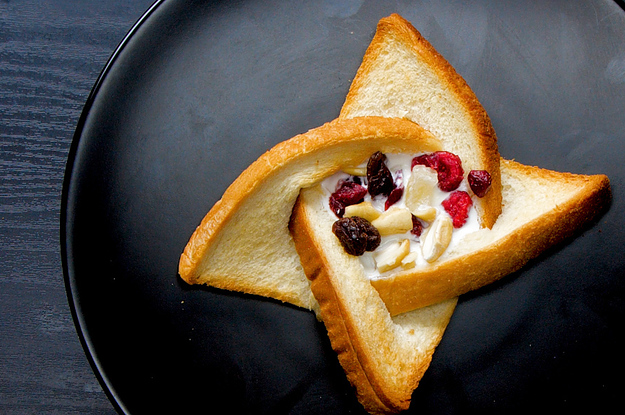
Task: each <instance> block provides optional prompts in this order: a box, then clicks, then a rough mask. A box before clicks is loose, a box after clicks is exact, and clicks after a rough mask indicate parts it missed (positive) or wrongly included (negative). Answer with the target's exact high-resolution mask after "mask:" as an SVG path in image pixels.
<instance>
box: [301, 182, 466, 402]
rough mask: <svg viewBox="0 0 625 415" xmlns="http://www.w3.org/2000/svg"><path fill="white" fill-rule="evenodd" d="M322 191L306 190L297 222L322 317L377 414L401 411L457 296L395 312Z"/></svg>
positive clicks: (359, 390)
mask: <svg viewBox="0 0 625 415" xmlns="http://www.w3.org/2000/svg"><path fill="white" fill-rule="evenodd" d="M319 192H320V188H319V187H318V186H315V187H312V188H309V189H304V190H302V192H301V194H300V197H299V198H298V202H297V203H296V205H295V207H294V209H293V215H292V216H291V223H290V228H291V232H292V235H293V238H294V240H295V246H296V247H297V250H298V253H299V255H300V258H301V261H302V265H303V267H304V270H305V272H306V275H307V276H308V277H309V278H310V280H311V290H312V292H313V294H314V295H315V298H316V299H317V301H318V302H319V305H320V312H319V315H320V317H321V320H323V322H324V324H325V326H326V329H327V330H328V336H329V338H330V341H331V343H332V348H333V349H334V350H335V351H336V352H337V354H338V358H339V361H340V363H341V366H342V367H343V369H344V370H345V373H346V375H347V378H348V380H349V381H350V383H351V384H352V385H353V386H354V388H355V389H356V394H357V396H358V400H359V402H360V403H361V404H362V405H363V406H364V407H365V409H366V410H367V411H368V412H369V413H372V414H378V413H379V414H385V413H397V412H399V411H402V410H405V409H407V408H408V407H409V405H410V399H411V396H412V392H413V391H414V389H415V388H416V387H417V385H418V384H419V381H420V379H421V378H422V377H423V374H424V373H425V371H426V370H427V368H428V366H429V364H430V362H431V360H432V355H433V353H434V349H435V348H436V346H437V345H438V343H439V342H440V339H441V338H442V335H443V332H444V330H445V328H446V327H447V324H448V322H449V319H450V318H451V315H452V313H453V310H454V308H455V306H456V302H457V299H455V298H453V299H451V300H447V301H443V302H440V303H438V304H435V305H432V306H429V307H424V308H421V309H419V310H414V311H412V312H409V313H404V314H402V315H399V316H396V317H391V315H390V313H389V312H388V310H387V309H386V306H385V304H384V302H383V301H382V299H381V298H380V296H379V295H378V293H377V291H376V290H375V289H374V288H373V287H372V286H371V283H370V282H369V280H368V279H367V278H366V277H365V276H364V274H363V272H362V267H361V265H360V262H359V260H358V258H357V257H355V256H352V255H348V254H347V253H345V251H344V249H343V248H342V246H341V245H340V244H339V242H338V240H337V239H336V237H335V236H334V234H333V233H332V231H331V226H332V223H333V222H334V218H332V217H331V216H330V215H328V214H327V211H326V210H325V208H323V207H322V206H321V204H318V203H315V202H316V201H317V200H318V193H319ZM313 205H315V206H318V207H317V209H311V208H310V206H313Z"/></svg>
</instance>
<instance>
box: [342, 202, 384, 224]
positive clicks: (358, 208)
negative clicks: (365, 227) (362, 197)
mask: <svg viewBox="0 0 625 415" xmlns="http://www.w3.org/2000/svg"><path fill="white" fill-rule="evenodd" d="M381 214H382V212H380V211H379V210H377V209H376V208H374V207H373V205H372V204H371V202H361V203H358V204H357V205H350V206H345V214H344V215H343V216H344V217H348V218H349V217H352V216H360V217H361V218H363V219H367V220H368V221H369V222H371V221H373V220H375V219H377V218H378V217H380V215H381Z"/></svg>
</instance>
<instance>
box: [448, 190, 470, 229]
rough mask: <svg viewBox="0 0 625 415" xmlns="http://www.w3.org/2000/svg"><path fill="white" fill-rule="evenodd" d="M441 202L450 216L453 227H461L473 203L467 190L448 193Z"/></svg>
mask: <svg viewBox="0 0 625 415" xmlns="http://www.w3.org/2000/svg"><path fill="white" fill-rule="evenodd" d="M441 204H442V205H443V207H444V208H445V211H446V212H447V213H449V216H451V219H452V221H453V224H454V228H461V227H462V225H464V224H465V222H466V221H467V218H468V217H469V208H470V207H471V206H472V205H473V201H472V200H471V196H469V194H468V193H467V192H465V191H463V190H458V191H456V192H453V193H452V194H450V195H449V197H448V198H447V199H445V200H443V203H441Z"/></svg>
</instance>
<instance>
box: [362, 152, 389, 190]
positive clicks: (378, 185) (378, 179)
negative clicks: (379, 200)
mask: <svg viewBox="0 0 625 415" xmlns="http://www.w3.org/2000/svg"><path fill="white" fill-rule="evenodd" d="M385 161H386V156H385V155H384V154H382V153H381V152H379V151H376V152H375V153H373V155H372V156H371V157H370V158H369V161H368V162H367V182H368V183H369V194H370V195H371V197H375V196H377V195H384V196H388V195H389V194H391V192H392V191H393V189H394V188H395V184H394V183H393V175H392V174H391V171H390V170H389V169H388V167H386V164H385V163H384V162H385Z"/></svg>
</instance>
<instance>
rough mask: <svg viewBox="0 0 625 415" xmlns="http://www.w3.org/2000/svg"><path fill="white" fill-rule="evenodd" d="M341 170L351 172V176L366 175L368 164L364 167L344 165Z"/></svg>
mask: <svg viewBox="0 0 625 415" xmlns="http://www.w3.org/2000/svg"><path fill="white" fill-rule="evenodd" d="M341 171H343V173H346V174H349V175H350V176H360V177H365V176H366V175H367V166H363V167H351V166H348V167H343V168H342V169H341Z"/></svg>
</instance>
